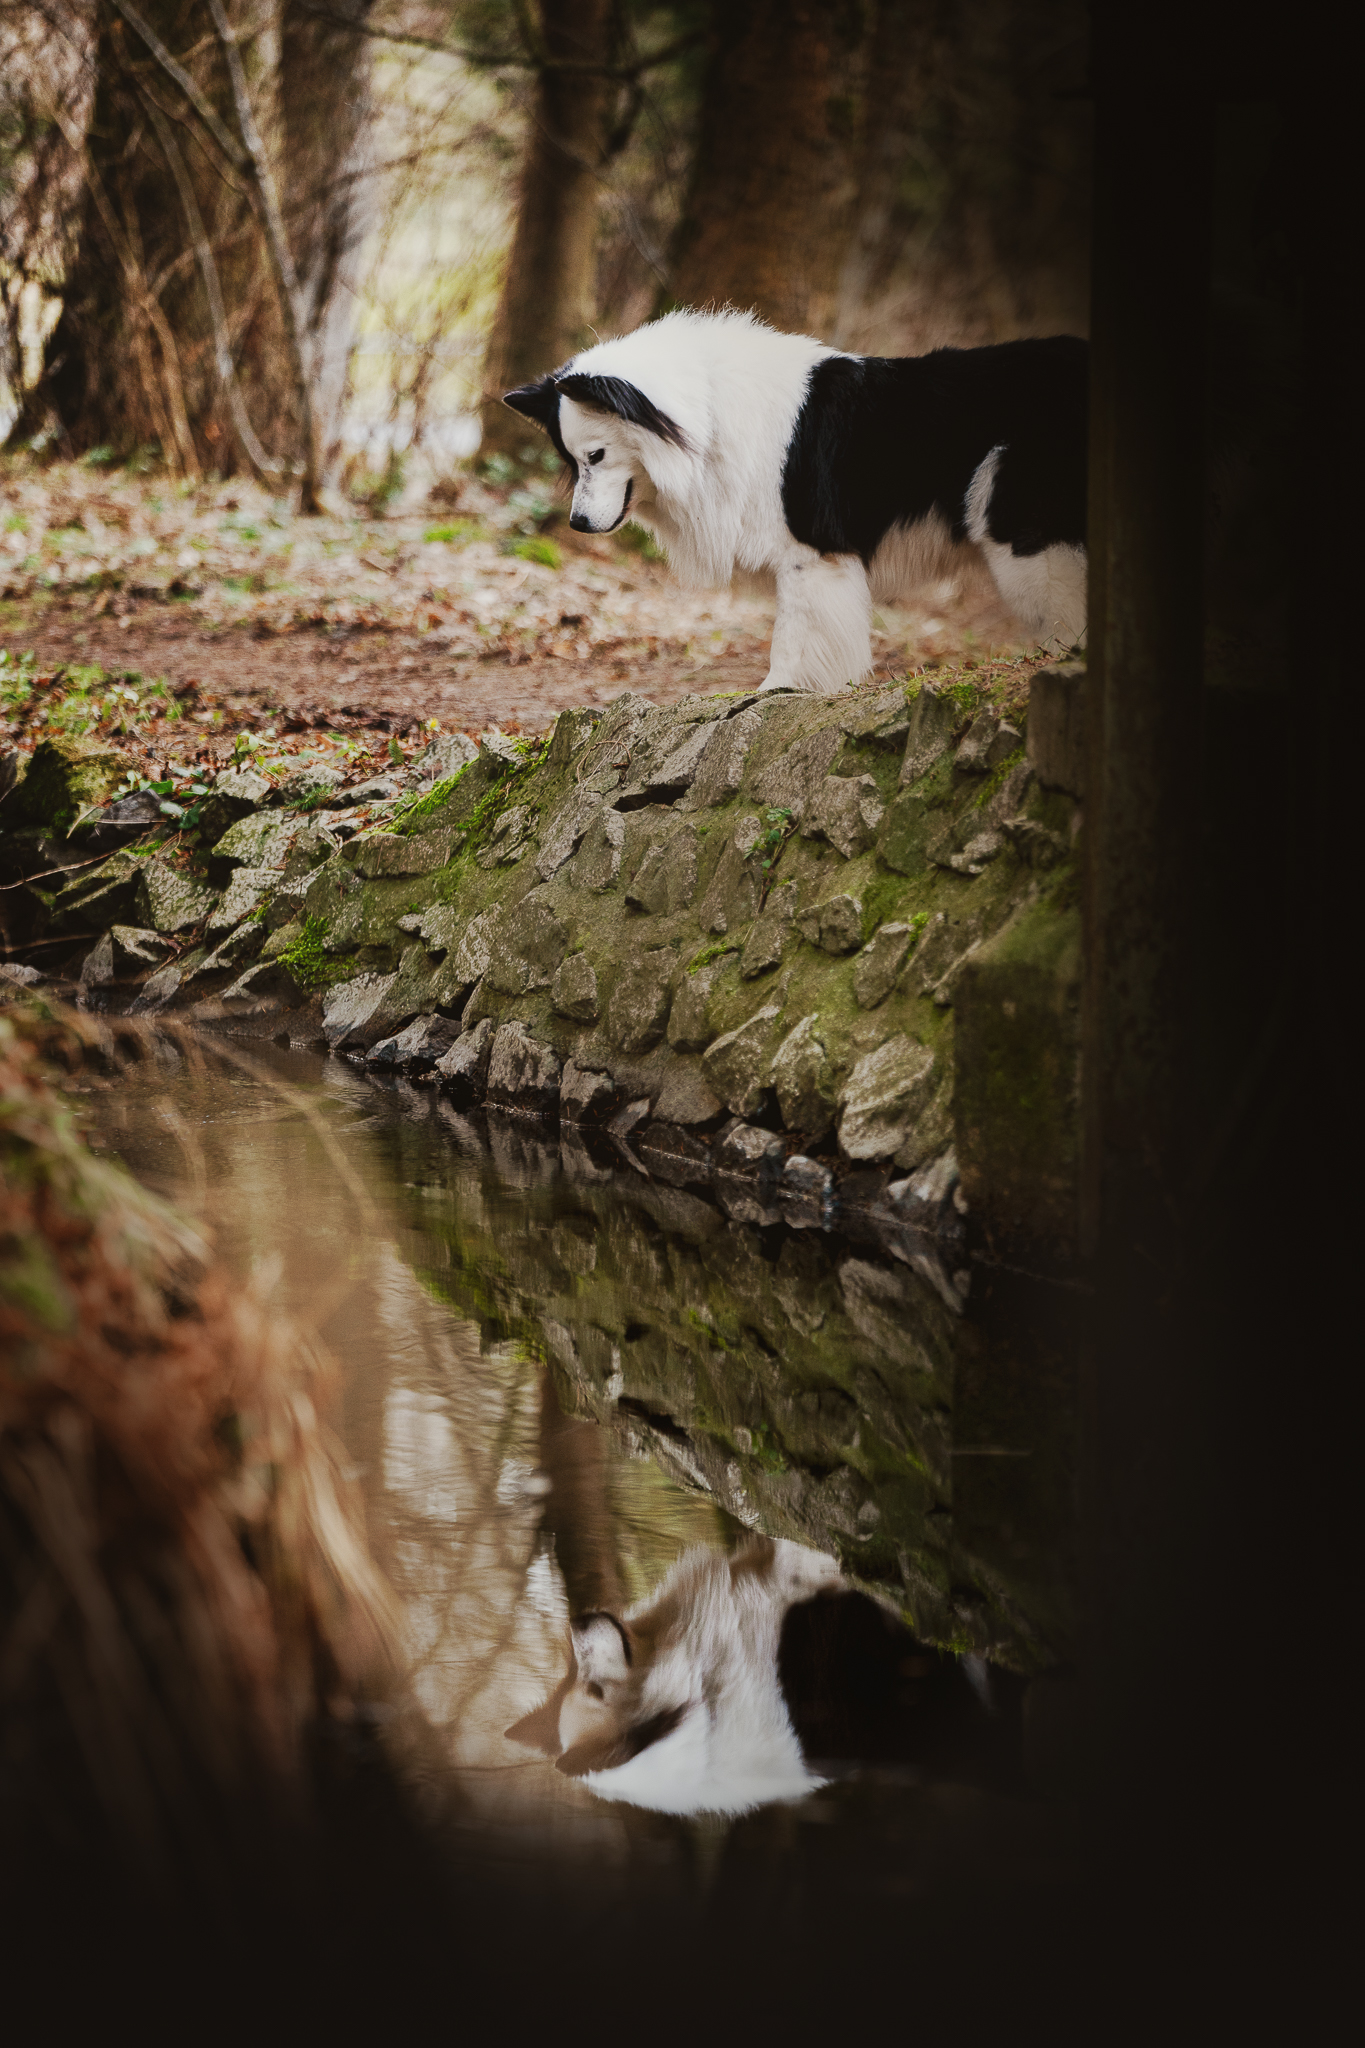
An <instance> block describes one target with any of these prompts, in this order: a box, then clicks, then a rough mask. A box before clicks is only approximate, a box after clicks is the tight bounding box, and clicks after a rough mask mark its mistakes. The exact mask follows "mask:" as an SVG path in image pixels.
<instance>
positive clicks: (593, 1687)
mask: <svg viewBox="0 0 1365 2048" xmlns="http://www.w3.org/2000/svg"><path fill="white" fill-rule="evenodd" d="M583 1690H584V1692H585V1693H586V1694H587V1695H588V1698H589V1699H590V1700H601V1699H605V1698H606V1694H605V1693H604V1692H603V1690H602V1688H601V1686H600V1685H599V1684H598V1683H597V1680H596V1679H595V1678H590V1679H589V1680H588V1683H587V1684H586V1685H585V1686H584V1688H583Z"/></svg>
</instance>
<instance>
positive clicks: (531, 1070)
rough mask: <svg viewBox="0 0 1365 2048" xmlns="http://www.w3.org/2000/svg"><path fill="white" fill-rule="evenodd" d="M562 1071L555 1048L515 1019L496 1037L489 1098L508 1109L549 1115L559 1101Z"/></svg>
mask: <svg viewBox="0 0 1365 2048" xmlns="http://www.w3.org/2000/svg"><path fill="white" fill-rule="evenodd" d="M561 1072H562V1069H561V1066H560V1060H559V1055H558V1053H557V1052H556V1051H555V1050H554V1048H553V1047H552V1046H548V1045H542V1044H541V1043H540V1041H539V1040H538V1039H535V1038H532V1036H531V1034H530V1032H529V1031H528V1030H527V1029H526V1026H525V1025H524V1024H522V1023H520V1022H519V1021H518V1020H516V1019H513V1020H512V1021H511V1022H510V1023H507V1024H503V1025H500V1026H499V1028H498V1030H497V1031H496V1032H495V1034H494V1037H493V1050H492V1053H491V1054H490V1056H489V1061H488V1098H489V1100H490V1102H499V1103H502V1104H504V1105H506V1106H507V1107H509V1108H516V1109H524V1110H530V1111H533V1112H535V1113H536V1114H539V1115H545V1114H548V1113H549V1112H551V1111H553V1110H554V1109H555V1107H556V1106H557V1104H558V1101H559V1083H560V1076H561Z"/></svg>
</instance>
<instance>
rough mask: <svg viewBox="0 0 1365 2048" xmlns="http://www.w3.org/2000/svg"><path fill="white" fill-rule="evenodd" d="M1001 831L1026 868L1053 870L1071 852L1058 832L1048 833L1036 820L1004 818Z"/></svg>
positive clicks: (1045, 827)
mask: <svg viewBox="0 0 1365 2048" xmlns="http://www.w3.org/2000/svg"><path fill="white" fill-rule="evenodd" d="M1001 830H1002V831H1003V832H1004V835H1005V837H1006V838H1007V839H1008V840H1009V843H1010V845H1011V846H1012V847H1013V848H1014V850H1015V852H1016V853H1017V854H1018V856H1019V858H1020V860H1021V861H1022V862H1023V863H1024V866H1025V867H1028V868H1038V869H1044V870H1045V869H1047V868H1055V867H1056V866H1057V865H1058V863H1059V862H1060V861H1064V860H1065V859H1066V858H1067V855H1068V854H1069V853H1070V851H1071V848H1070V847H1069V846H1068V844H1067V842H1066V841H1065V839H1063V838H1062V835H1061V834H1060V832H1052V831H1049V829H1048V827H1047V826H1046V825H1043V824H1040V823H1039V822H1038V820H1037V819H1036V818H1024V817H1019V818H1006V820H1005V822H1004V824H1003V826H1002V827H1001Z"/></svg>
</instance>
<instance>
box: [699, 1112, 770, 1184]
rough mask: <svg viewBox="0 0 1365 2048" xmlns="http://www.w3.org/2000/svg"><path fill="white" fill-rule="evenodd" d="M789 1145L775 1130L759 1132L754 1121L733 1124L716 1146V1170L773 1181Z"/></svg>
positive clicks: (751, 1178) (748, 1178) (753, 1178)
mask: <svg viewBox="0 0 1365 2048" xmlns="http://www.w3.org/2000/svg"><path fill="white" fill-rule="evenodd" d="M785 1155H786V1146H785V1145H784V1143H783V1141H782V1139H781V1137H780V1136H779V1134H778V1133H777V1132H776V1131H760V1130H758V1129H756V1128H755V1126H754V1125H753V1124H744V1123H739V1124H732V1125H731V1126H730V1128H729V1129H728V1130H726V1131H723V1132H722V1133H721V1136H720V1140H719V1142H718V1143H717V1145H716V1148H715V1162H716V1172H717V1173H728V1174H735V1175H738V1176H739V1177H740V1178H742V1179H744V1180H761V1181H773V1180H776V1179H777V1176H778V1175H779V1174H780V1173H781V1171H782V1161H783V1159H784V1157H785Z"/></svg>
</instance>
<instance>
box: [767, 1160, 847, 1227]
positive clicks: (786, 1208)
mask: <svg viewBox="0 0 1365 2048" xmlns="http://www.w3.org/2000/svg"><path fill="white" fill-rule="evenodd" d="M777 1199H778V1203H779V1205H780V1207H781V1210H782V1214H783V1217H784V1218H785V1220H786V1221H787V1222H788V1223H790V1224H791V1225H792V1226H793V1227H794V1228H795V1229H797V1230H824V1229H827V1228H828V1226H829V1220H830V1217H831V1215H832V1213H833V1209H834V1176H833V1175H832V1174H831V1172H830V1170H829V1168H828V1167H827V1166H822V1165H821V1164H820V1162H819V1160H818V1159H808V1158H807V1157H806V1155H805V1153H804V1152H797V1153H794V1154H793V1155H792V1157H791V1158H790V1159H789V1160H788V1161H787V1163H786V1165H785V1166H784V1167H783V1169H782V1178H781V1180H780V1181H779V1182H778V1187H777Z"/></svg>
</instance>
